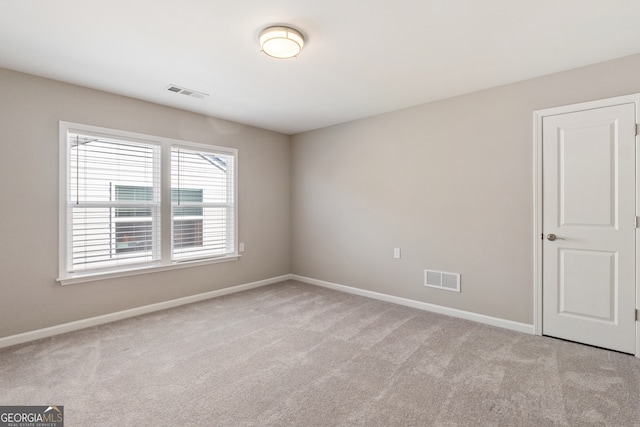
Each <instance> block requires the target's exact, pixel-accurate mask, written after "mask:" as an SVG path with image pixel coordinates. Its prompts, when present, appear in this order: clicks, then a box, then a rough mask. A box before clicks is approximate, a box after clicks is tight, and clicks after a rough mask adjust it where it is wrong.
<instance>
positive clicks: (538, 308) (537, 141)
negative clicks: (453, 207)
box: [533, 93, 640, 358]
mask: <svg viewBox="0 0 640 427" xmlns="http://www.w3.org/2000/svg"><path fill="white" fill-rule="evenodd" d="M621 104H635V114H636V123H640V93H636V94H632V95H624V96H617V97H613V98H606V99H599V100H596V101H589V102H582V103H578V104H572V105H563V106H560V107H553V108H546V109H543V110H536V111H534V112H533V331H534V332H533V333H534V334H535V335H542V246H543V245H542V243H543V240H542V238H541V236H542V232H543V228H542V208H543V205H542V120H543V119H544V118H545V117H548V116H554V115H558V114H565V113H571V112H576V111H583V110H592V109H596V108H602V107H611V106H615V105H621ZM636 134H637V132H636ZM639 139H640V137H639V136H638V135H636V141H635V144H636V150H635V153H636V154H635V156H636V200H635V206H636V216H640V168H639V165H640V145H639ZM629 221H633V218H629ZM639 257H640V228H636V256H635V261H636V263H635V264H636V266H635V270H636V283H635V285H636V304H635V306H636V310H638V309H639V308H640V286H639V283H640V262H639V261H638V258H639ZM639 324H640V323H639V322H638V320H636V353H635V356H636V357H638V358H640V326H639Z"/></svg>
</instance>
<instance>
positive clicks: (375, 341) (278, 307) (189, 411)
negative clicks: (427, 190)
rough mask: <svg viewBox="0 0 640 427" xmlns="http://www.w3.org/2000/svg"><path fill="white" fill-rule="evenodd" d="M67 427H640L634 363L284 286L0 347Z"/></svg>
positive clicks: (14, 396) (0, 361) (15, 374)
mask: <svg viewBox="0 0 640 427" xmlns="http://www.w3.org/2000/svg"><path fill="white" fill-rule="evenodd" d="M54 404H57V405H64V411H65V419H66V423H65V425H66V426H67V427H72V426H82V427H85V426H431V425H433V426H555V425H558V426H591V425H594V426H595V425H610V426H640V360H637V359H635V358H634V357H632V356H628V355H623V354H619V353H615V352H610V351H605V350H600V349H596V348H591V347H587V346H583V345H579V344H573V343H568V342H564V341H560V340H555V339H551V338H545V337H537V336H531V335H526V334H521V333H517V332H512V331H508V330H504V329H500V328H494V327H490V326H486V325H482V324H478V323H474V322H469V321H465V320H460V319H455V318H451V317H447V316H442V315H438V314H433V313H428V312H424V311H420V310H415V309H411V308H407V307H403V306H398V305H394V304H390V303H385V302H380V301H376V300H371V299H367V298H363V297H359V296H354V295H350V294H345V293H340V292H336V291H332V290H328V289H324V288H320V287H315V286H311V285H306V284H301V283H298V282H293V281H289V282H284V283H280V284H276V285H271V286H267V287H263V288H259V289H254V290H251V291H246V292H242V293H237V294H233V295H228V296H224V297H220V298H216V299H212V300H208V301H204V302H200V303H196V304H191V305H188V306H182V307H178V308H175V309H171V310H166V311H162V312H157V313H152V314H148V315H144V316H140V317H136V318H132V319H127V320H123V321H119V322H115V323H111V324H108V325H103V326H99V327H95V328H90V329H86V330H82V331H78V332H73V333H69V334H65V335H60V336H56V337H52V338H47V339H44V340H40V341H37V342H32V343H28V344H23V345H19V346H14V347H9V348H5V349H2V350H0V405H54Z"/></svg>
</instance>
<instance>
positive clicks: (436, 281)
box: [424, 270, 460, 292]
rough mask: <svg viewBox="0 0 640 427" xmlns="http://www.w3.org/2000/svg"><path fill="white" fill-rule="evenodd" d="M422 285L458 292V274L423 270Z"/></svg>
mask: <svg viewBox="0 0 640 427" xmlns="http://www.w3.org/2000/svg"><path fill="white" fill-rule="evenodd" d="M424 285H425V286H428V287H430V288H437V289H444V290H445V291H453V292H460V274H458V273H447V272H444V271H435V270H425V271H424Z"/></svg>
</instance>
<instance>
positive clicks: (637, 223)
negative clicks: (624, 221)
mask: <svg viewBox="0 0 640 427" xmlns="http://www.w3.org/2000/svg"><path fill="white" fill-rule="evenodd" d="M636 228H640V216H637V217H636Z"/></svg>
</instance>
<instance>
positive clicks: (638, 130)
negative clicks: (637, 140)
mask: <svg viewBox="0 0 640 427" xmlns="http://www.w3.org/2000/svg"><path fill="white" fill-rule="evenodd" d="M638 135H640V123H636V136H638Z"/></svg>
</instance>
